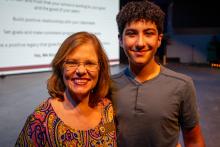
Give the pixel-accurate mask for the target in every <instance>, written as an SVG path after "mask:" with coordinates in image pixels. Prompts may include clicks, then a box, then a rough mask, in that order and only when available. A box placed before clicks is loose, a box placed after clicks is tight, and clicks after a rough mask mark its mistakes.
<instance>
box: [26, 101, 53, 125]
mask: <svg viewBox="0 0 220 147" xmlns="http://www.w3.org/2000/svg"><path fill="white" fill-rule="evenodd" d="M51 111H52V107H51V104H50V98H48V99H45V100H44V101H42V102H41V103H40V104H39V105H38V106H37V107H36V108H35V110H34V112H32V114H31V115H30V116H29V119H31V120H39V121H44V120H45V119H46V117H47V115H48V114H49V113H50V112H51Z"/></svg>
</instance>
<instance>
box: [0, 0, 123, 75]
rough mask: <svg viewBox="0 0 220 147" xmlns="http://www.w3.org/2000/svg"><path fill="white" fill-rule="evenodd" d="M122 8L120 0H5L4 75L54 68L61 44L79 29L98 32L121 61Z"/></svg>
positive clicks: (0, 59)
mask: <svg viewBox="0 0 220 147" xmlns="http://www.w3.org/2000/svg"><path fill="white" fill-rule="evenodd" d="M118 11H119V0H1V1H0V22H1V23H0V38H1V39H0V75H8V74H17V73H28V72H37V71H48V70H50V62H51V60H52V59H53V57H54V55H55V53H56V52H57V49H58V48H59V46H60V45H61V43H62V42H63V41H64V39H65V38H67V37H68V36H69V35H71V34H72V33H74V32H78V31H89V32H92V33H95V34H96V35H97V37H98V38H99V39H100V40H101V42H102V44H103V46H104V48H105V50H106V53H107V55H108V57H109V59H110V64H118V63H119V46H118V39H117V26H116V21H115V17H116V14H117V12H118Z"/></svg>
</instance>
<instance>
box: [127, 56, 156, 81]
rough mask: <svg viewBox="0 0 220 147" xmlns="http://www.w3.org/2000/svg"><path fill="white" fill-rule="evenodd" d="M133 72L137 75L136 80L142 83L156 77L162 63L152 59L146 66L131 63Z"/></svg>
mask: <svg viewBox="0 0 220 147" xmlns="http://www.w3.org/2000/svg"><path fill="white" fill-rule="evenodd" d="M129 66H130V69H131V72H132V73H133V74H134V75H135V80H137V81H138V82H140V83H143V82H144V81H147V80H151V79H153V78H155V77H156V76H157V75H158V74H159V73H160V65H159V64H158V63H157V62H156V61H155V60H152V61H151V62H149V63H148V64H146V65H144V66H137V65H133V64H129Z"/></svg>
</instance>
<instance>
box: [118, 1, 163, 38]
mask: <svg viewBox="0 0 220 147" xmlns="http://www.w3.org/2000/svg"><path fill="white" fill-rule="evenodd" d="M164 18H165V13H164V12H163V11H162V10H161V9H160V7H159V6H157V5H156V4H154V3H152V2H149V1H147V0H143V1H131V2H128V3H127V4H126V5H125V6H124V7H123V8H122V9H121V10H120V12H119V13H118V15H117V16H116V21H117V24H118V31H119V36H121V35H122V33H123V31H124V28H125V25H126V24H130V23H131V22H133V21H138V20H146V21H152V22H154V23H155V24H156V26H157V30H158V33H159V34H161V33H163V29H164Z"/></svg>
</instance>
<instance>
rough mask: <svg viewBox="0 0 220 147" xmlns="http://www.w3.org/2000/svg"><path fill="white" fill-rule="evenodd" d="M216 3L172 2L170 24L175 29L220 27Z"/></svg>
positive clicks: (219, 8)
mask: <svg viewBox="0 0 220 147" xmlns="http://www.w3.org/2000/svg"><path fill="white" fill-rule="evenodd" d="M219 10H220V6H219V4H217V2H214V1H206V2H201V1H200V2H174V5H173V17H172V18H173V19H172V22H173V23H172V24H173V27H174V29H175V28H198V27H200V28H211V27H212V28H213V27H220V19H219V14H220V13H219Z"/></svg>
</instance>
